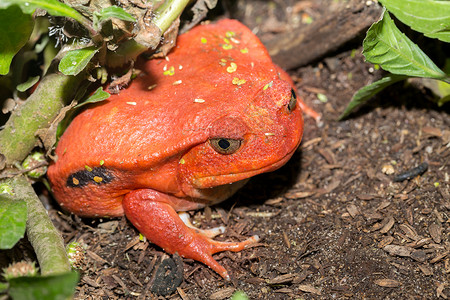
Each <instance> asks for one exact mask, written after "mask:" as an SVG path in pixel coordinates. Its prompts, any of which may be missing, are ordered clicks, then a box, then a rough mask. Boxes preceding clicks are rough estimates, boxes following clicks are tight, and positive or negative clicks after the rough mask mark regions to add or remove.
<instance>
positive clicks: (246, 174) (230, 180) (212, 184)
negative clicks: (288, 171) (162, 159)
mask: <svg viewBox="0 0 450 300" xmlns="http://www.w3.org/2000/svg"><path fill="white" fill-rule="evenodd" d="M296 149H297V148H294V149H293V150H292V151H291V152H290V153H288V154H287V155H286V156H284V157H283V158H282V159H280V160H278V161H276V162H274V163H271V164H270V165H267V166H263V167H261V168H259V169H252V170H244V171H243V172H239V173H232V174H217V175H208V176H203V177H198V178H194V180H193V181H192V186H194V187H195V188H196V189H199V190H203V189H211V188H218V187H220V186H224V185H230V184H235V183H238V182H241V181H243V180H248V179H250V178H251V177H253V176H255V175H258V174H262V173H266V172H272V171H275V170H277V169H279V168H280V167H282V166H283V165H285V164H286V163H287V161H288V160H289V159H290V158H291V156H292V155H293V154H294V152H295V150H296ZM241 186H243V184H242V185H241ZM239 188H240V187H239Z"/></svg>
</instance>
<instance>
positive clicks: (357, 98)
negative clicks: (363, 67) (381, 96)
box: [339, 74, 408, 120]
mask: <svg viewBox="0 0 450 300" xmlns="http://www.w3.org/2000/svg"><path fill="white" fill-rule="evenodd" d="M406 78H408V76H405V75H395V74H389V75H387V76H386V77H384V78H382V79H380V80H378V81H375V82H373V83H371V84H369V85H366V86H365V87H362V88H361V89H359V90H358V91H357V92H356V93H355V94H354V95H353V97H352V100H351V101H350V103H349V104H348V105H347V107H346V108H345V110H344V112H343V113H342V115H340V116H339V120H342V119H344V118H346V117H347V116H348V115H350V113H351V112H352V111H353V110H354V109H355V107H357V106H359V105H362V104H363V103H365V102H366V101H367V100H369V99H370V98H372V97H373V96H375V95H376V94H378V93H379V92H381V91H382V90H383V89H385V88H386V87H388V86H390V85H392V84H394V83H396V82H398V81H401V80H404V79H406Z"/></svg>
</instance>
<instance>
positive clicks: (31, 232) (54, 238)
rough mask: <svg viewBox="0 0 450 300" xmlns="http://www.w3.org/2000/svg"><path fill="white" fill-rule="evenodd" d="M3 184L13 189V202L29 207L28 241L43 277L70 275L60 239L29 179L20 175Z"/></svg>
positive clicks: (67, 260)
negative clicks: (20, 201) (22, 201)
mask: <svg viewBox="0 0 450 300" xmlns="http://www.w3.org/2000/svg"><path fill="white" fill-rule="evenodd" d="M0 182H1V183H3V182H5V183H7V184H9V185H10V186H12V187H13V191H14V195H13V196H12V198H14V199H16V200H19V199H21V200H25V202H26V203H27V215H28V217H27V237H28V240H29V241H30V243H31V245H32V246H33V249H34V251H35V252H36V256H37V259H38V262H39V267H40V269H41V274H42V275H44V276H45V275H52V274H58V273H64V272H68V271H70V270H71V267H70V263H69V259H68V258H67V254H66V250H65V248H64V243H63V240H62V238H61V235H60V234H59V232H58V230H57V229H56V228H55V227H54V226H53V223H52V221H51V220H50V218H49V217H48V214H47V210H46V209H45V208H44V206H43V205H42V203H41V200H39V198H38V197H37V196H36V193H35V192H34V190H33V188H32V187H31V184H30V183H29V182H28V181H27V179H26V177H25V176H23V175H21V176H17V177H14V178H10V179H6V180H2V181H0Z"/></svg>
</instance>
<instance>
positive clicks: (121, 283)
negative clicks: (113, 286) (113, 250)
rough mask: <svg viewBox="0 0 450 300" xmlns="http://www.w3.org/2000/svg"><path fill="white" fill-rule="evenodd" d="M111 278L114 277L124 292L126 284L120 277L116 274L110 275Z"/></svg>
mask: <svg viewBox="0 0 450 300" xmlns="http://www.w3.org/2000/svg"><path fill="white" fill-rule="evenodd" d="M112 278H114V280H115V281H116V282H117V283H118V284H119V285H120V286H121V287H122V289H123V290H124V291H125V292H126V291H128V288H127V286H126V285H125V283H124V282H123V281H122V279H120V278H119V276H117V275H112Z"/></svg>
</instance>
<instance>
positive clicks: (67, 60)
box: [58, 46, 98, 75]
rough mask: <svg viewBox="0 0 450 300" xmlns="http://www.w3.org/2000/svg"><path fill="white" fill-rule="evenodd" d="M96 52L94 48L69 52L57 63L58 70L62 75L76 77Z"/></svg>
mask: <svg viewBox="0 0 450 300" xmlns="http://www.w3.org/2000/svg"><path fill="white" fill-rule="evenodd" d="M97 51H98V49H97V48H96V47H94V46H91V47H87V48H83V49H78V50H72V51H69V52H68V53H67V54H66V55H65V56H64V57H63V58H62V59H61V61H60V62H59V66H58V69H59V71H60V72H61V73H63V74H64V75H77V74H78V73H80V72H81V71H83V70H84V68H85V67H86V66H87V64H88V63H89V61H90V60H91V59H92V57H94V55H95V53H97Z"/></svg>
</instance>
